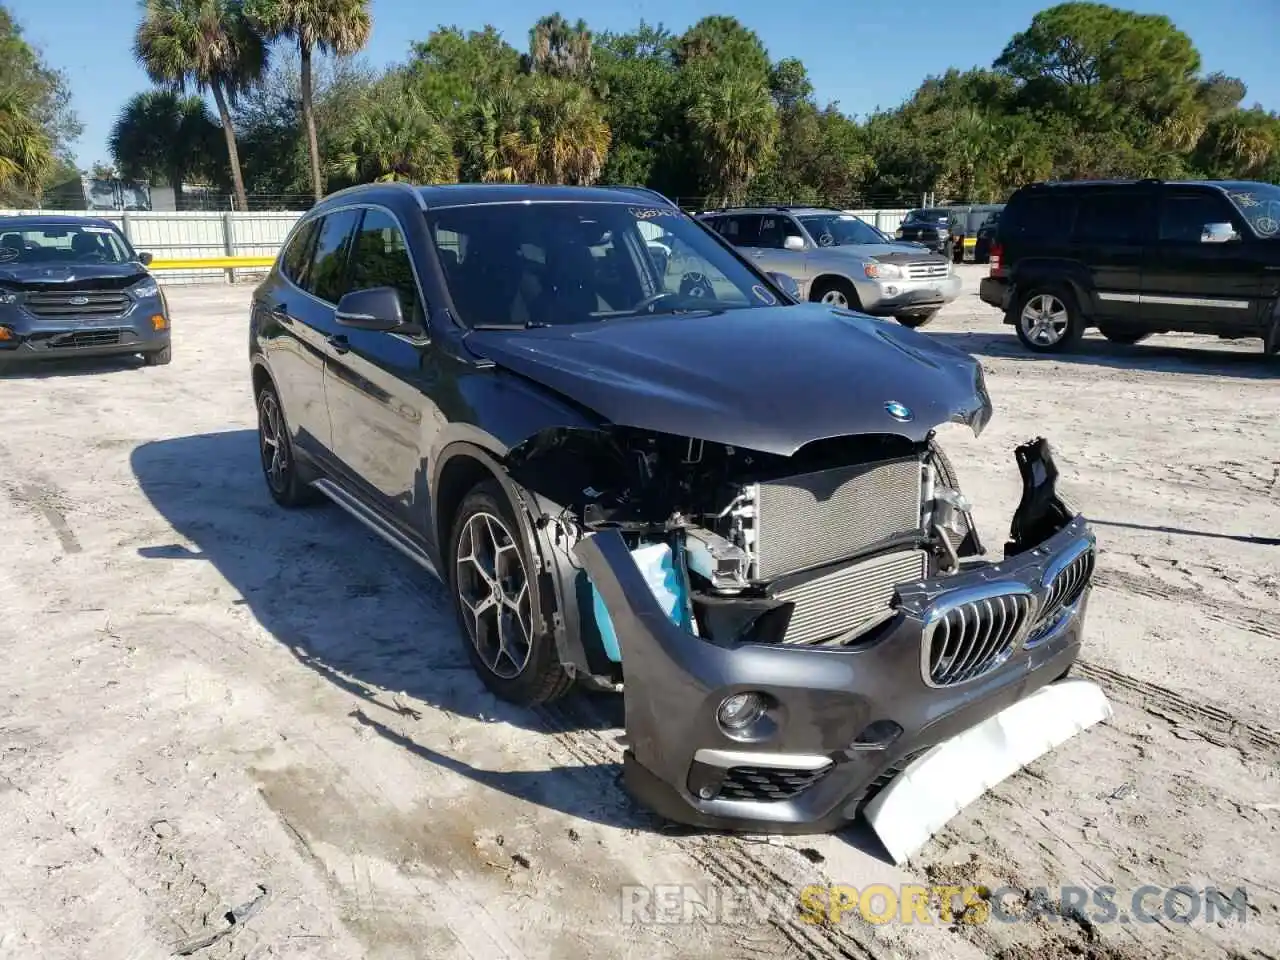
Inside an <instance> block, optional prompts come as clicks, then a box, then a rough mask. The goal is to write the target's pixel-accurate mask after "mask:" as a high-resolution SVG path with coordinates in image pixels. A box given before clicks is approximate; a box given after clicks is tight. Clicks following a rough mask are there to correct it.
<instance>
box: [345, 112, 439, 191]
mask: <svg viewBox="0 0 1280 960" xmlns="http://www.w3.org/2000/svg"><path fill="white" fill-rule="evenodd" d="M344 140H345V142H344V143H342V146H341V152H340V153H339V154H338V156H337V157H336V158H335V159H334V160H333V162H332V163H330V164H329V169H330V170H331V171H332V172H333V173H335V174H338V175H339V176H342V177H344V178H345V179H347V180H350V181H352V182H353V183H368V182H370V181H388V180H409V181H413V182H417V183H454V182H456V181H457V179H458V160H457V158H456V157H455V156H454V155H453V139H452V138H451V137H450V136H449V132H448V130H446V129H445V127H444V126H443V125H441V124H440V123H439V121H438V120H437V119H436V118H435V117H434V116H432V114H431V112H430V111H429V110H428V109H427V108H426V106H425V105H424V104H423V102H422V101H421V99H420V98H419V97H418V96H417V95H415V94H414V93H413V92H412V91H410V90H398V91H394V92H383V91H377V90H375V91H374V95H373V96H370V97H369V99H368V101H367V102H366V103H365V104H364V105H363V106H362V109H361V110H360V112H359V113H358V114H357V115H356V117H355V118H354V120H353V121H352V122H351V125H350V127H349V129H348V130H346V131H345V137H344Z"/></svg>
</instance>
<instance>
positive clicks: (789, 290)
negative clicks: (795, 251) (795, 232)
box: [769, 237, 800, 300]
mask: <svg viewBox="0 0 1280 960" xmlns="http://www.w3.org/2000/svg"><path fill="white" fill-rule="evenodd" d="M796 239H797V240H798V239H800V238H799V237H797V238H796ZM769 279H770V280H772V281H773V282H774V283H775V284H776V285H777V286H778V287H779V288H780V289H781V290H782V292H783V293H785V294H786V295H787V296H788V297H790V298H791V299H792V300H799V299H800V285H799V284H797V283H796V282H795V280H794V279H793V278H792V277H790V276H788V275H787V274H785V273H771V274H769Z"/></svg>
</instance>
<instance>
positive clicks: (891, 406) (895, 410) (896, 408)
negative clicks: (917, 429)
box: [884, 400, 911, 423]
mask: <svg viewBox="0 0 1280 960" xmlns="http://www.w3.org/2000/svg"><path fill="white" fill-rule="evenodd" d="M884 408H885V410H887V411H889V416H891V417H893V419H895V420H900V421H901V422H903V423H906V422H907V421H908V420H910V419H911V408H910V407H908V406H906V405H905V404H902V403H899V402H898V401H897V400H890V401H889V402H888V403H886V404H885V405H884Z"/></svg>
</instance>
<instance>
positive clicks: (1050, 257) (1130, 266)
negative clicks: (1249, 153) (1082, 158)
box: [979, 180, 1280, 353]
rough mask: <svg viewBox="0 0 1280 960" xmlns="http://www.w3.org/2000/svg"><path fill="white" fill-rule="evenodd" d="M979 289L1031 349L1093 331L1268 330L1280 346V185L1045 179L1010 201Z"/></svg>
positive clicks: (1268, 340) (1267, 343) (1067, 342)
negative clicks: (1048, 181) (987, 274)
mask: <svg viewBox="0 0 1280 960" xmlns="http://www.w3.org/2000/svg"><path fill="white" fill-rule="evenodd" d="M979 293H980V296H981V297H982V299H983V300H984V301H986V302H987V303H989V304H991V305H992V306H995V307H999V308H1000V309H1001V310H1003V311H1004V314H1005V318H1004V322H1005V323H1008V324H1012V325H1013V326H1014V328H1015V329H1016V330H1017V332H1018V337H1019V338H1020V339H1021V340H1022V342H1023V343H1024V344H1026V345H1027V346H1028V347H1029V348H1031V349H1032V350H1036V351H1039V352H1052V351H1058V350H1064V349H1068V348H1070V347H1072V346H1073V345H1074V344H1076V343H1077V342H1078V341H1079V340H1080V337H1081V336H1082V335H1083V334H1084V331H1085V329H1086V328H1088V327H1097V328H1098V329H1099V331H1101V333H1102V335H1103V336H1105V337H1107V339H1109V340H1113V341H1115V342H1117V343H1137V342H1138V341H1139V340H1142V339H1143V338H1144V337H1146V336H1148V335H1150V334H1152V333H1166V332H1169V331H1175V330H1176V331H1181V332H1187V333H1211V334H1217V335H1218V336H1221V337H1225V338H1229V339H1236V338H1241V337H1261V338H1262V341H1263V348H1264V350H1265V351H1266V352H1267V353H1275V352H1277V350H1280V187H1277V186H1275V185H1273V184H1269V183H1255V182H1250V181H1160V180H1140V181H1088V182H1085V181H1082V182H1065V183H1036V184H1032V185H1030V186H1026V187H1023V188H1021V189H1020V190H1018V191H1017V192H1016V193H1015V194H1014V195H1013V197H1012V198H1011V199H1010V200H1009V204H1008V206H1006V207H1005V209H1004V212H1003V213H1002V214H1001V216H1000V221H999V224H998V225H997V228H996V239H995V242H994V244H993V247H992V252H991V274H990V276H988V277H986V278H984V279H983V281H982V286H981V288H980V291H979Z"/></svg>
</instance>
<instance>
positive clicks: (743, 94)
mask: <svg viewBox="0 0 1280 960" xmlns="http://www.w3.org/2000/svg"><path fill="white" fill-rule="evenodd" d="M689 122H690V125H691V127H692V132H693V133H694V135H695V138H696V139H697V141H698V142H699V146H700V147H701V148H702V151H703V155H704V157H705V163H706V166H707V171H706V172H707V174H708V178H709V179H710V181H711V185H712V187H713V190H714V191H715V192H716V193H717V195H718V196H720V197H723V198H724V199H725V200H727V201H728V202H729V203H740V202H742V199H743V197H744V195H745V194H746V192H747V186H748V185H749V184H750V183H751V178H752V177H754V176H755V174H756V171H757V170H759V169H760V166H761V164H762V163H763V161H764V160H765V159H767V157H768V154H769V152H770V151H771V150H772V149H773V143H774V139H775V138H776V137H777V132H778V118H777V115H776V114H775V112H774V108H773V100H772V99H771V98H770V96H769V89H768V87H766V86H765V84H764V82H763V80H760V79H758V78H756V77H754V76H752V75H750V74H747V73H741V74H738V75H736V76H728V77H725V78H724V79H723V80H722V81H720V82H719V83H715V84H713V85H711V86H710V87H708V88H704V89H703V90H702V91H701V92H700V93H699V94H698V95H697V97H696V99H695V100H694V102H693V104H692V105H691V106H690V108H689Z"/></svg>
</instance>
